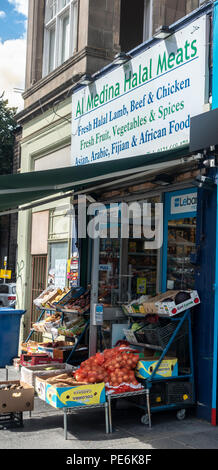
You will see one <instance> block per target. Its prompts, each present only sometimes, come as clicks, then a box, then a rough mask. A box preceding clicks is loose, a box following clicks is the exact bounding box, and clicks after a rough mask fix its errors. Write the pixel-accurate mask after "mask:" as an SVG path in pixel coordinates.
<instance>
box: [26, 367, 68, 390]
mask: <svg viewBox="0 0 218 470" xmlns="http://www.w3.org/2000/svg"><path fill="white" fill-rule="evenodd" d="M66 370H73V367H72V366H70V365H68V364H63V363H55V362H53V363H50V362H49V363H48V364H43V365H37V366H30V367H24V366H23V367H22V368H21V376H20V378H21V381H22V382H25V383H27V384H29V385H32V387H35V378H36V376H38V377H43V376H44V375H46V376H49V375H51V376H53V375H55V374H56V373H58V374H61V372H65V371H66Z"/></svg>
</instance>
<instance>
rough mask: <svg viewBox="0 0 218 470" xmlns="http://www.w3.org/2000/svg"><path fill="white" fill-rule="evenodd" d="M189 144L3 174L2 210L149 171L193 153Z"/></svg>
mask: <svg viewBox="0 0 218 470" xmlns="http://www.w3.org/2000/svg"><path fill="white" fill-rule="evenodd" d="M189 155H190V152H189V148H188V147H187V146H186V147H183V148H181V149H179V150H178V149H176V150H173V151H170V152H169V151H168V152H158V153H151V154H147V155H140V156H137V157H128V158H121V159H117V160H113V161H105V162H104V161H102V162H99V163H93V164H88V165H81V166H76V167H75V166H72V167H65V168H57V169H51V170H44V171H33V172H28V173H19V174H13V175H11V174H10V175H1V176H0V212H2V211H6V210H9V209H15V208H17V207H18V206H21V205H23V204H28V203H30V202H34V201H37V200H39V199H42V198H46V197H48V196H52V195H55V194H58V193H60V192H69V191H78V190H84V191H85V192H87V190H88V188H89V187H90V188H91V187H92V186H93V184H95V185H98V184H99V185H100V184H102V183H103V182H104V181H110V180H111V181H114V180H115V178H118V177H120V176H121V175H125V172H126V174H127V173H128V174H129V175H130V174H137V173H139V172H140V171H146V167H148V166H149V165H157V164H158V163H164V162H171V161H173V160H178V159H179V158H182V157H184V156H189Z"/></svg>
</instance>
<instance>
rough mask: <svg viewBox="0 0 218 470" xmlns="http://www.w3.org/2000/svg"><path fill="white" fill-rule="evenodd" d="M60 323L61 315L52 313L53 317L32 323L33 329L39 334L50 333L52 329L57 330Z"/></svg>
mask: <svg viewBox="0 0 218 470" xmlns="http://www.w3.org/2000/svg"><path fill="white" fill-rule="evenodd" d="M60 322H61V315H60V314H59V313H54V314H53V315H49V316H47V317H46V318H45V319H44V320H41V321H39V322H36V323H33V325H32V326H33V328H34V330H35V331H38V332H40V333H48V332H51V330H52V328H58V326H59V325H60Z"/></svg>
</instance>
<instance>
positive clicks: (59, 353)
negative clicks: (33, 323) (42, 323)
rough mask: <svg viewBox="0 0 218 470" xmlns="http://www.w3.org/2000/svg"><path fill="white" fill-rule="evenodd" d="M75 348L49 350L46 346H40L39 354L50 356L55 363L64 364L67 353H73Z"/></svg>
mask: <svg viewBox="0 0 218 470" xmlns="http://www.w3.org/2000/svg"><path fill="white" fill-rule="evenodd" d="M72 348H73V346H66V347H64V348H47V347H45V346H40V345H39V347H38V351H39V352H41V353H42V352H44V353H45V354H48V356H49V357H50V358H51V359H52V360H55V361H58V362H64V360H65V357H66V354H65V351H69V353H70V351H71V349H72Z"/></svg>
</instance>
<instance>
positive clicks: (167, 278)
mask: <svg viewBox="0 0 218 470" xmlns="http://www.w3.org/2000/svg"><path fill="white" fill-rule="evenodd" d="M196 212H197V190H196V189H195V188H189V189H184V190H182V191H175V192H172V193H167V194H166V195H165V205H164V240H163V256H162V291H163V292H165V291H166V290H183V289H184V290H185V289H194V288H195V269H194V265H193V264H192V263H191V256H192V254H194V253H195V249H196Z"/></svg>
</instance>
